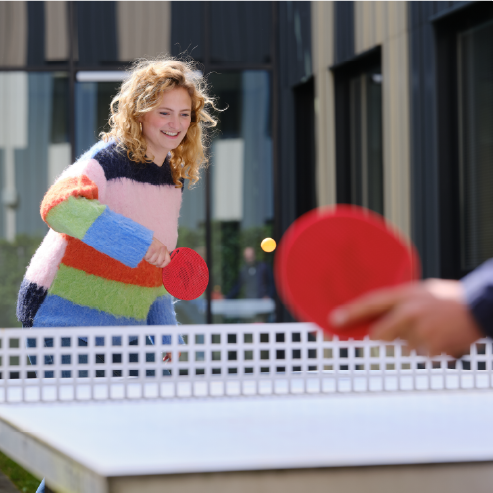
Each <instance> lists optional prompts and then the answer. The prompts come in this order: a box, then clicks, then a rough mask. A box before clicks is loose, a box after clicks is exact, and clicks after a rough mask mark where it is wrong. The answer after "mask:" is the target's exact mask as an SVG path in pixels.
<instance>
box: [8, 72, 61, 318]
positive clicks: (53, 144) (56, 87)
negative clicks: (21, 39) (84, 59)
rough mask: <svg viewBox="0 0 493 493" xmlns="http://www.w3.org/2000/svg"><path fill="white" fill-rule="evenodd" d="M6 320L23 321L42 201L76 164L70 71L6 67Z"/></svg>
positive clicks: (39, 232) (40, 230) (40, 225)
mask: <svg viewBox="0 0 493 493" xmlns="http://www.w3.org/2000/svg"><path fill="white" fill-rule="evenodd" d="M0 115H2V118H1V119H0V187H1V189H2V200H1V202H0V277H1V279H2V285H1V286H0V288H1V289H0V326H3V327H17V326H19V325H20V324H19V322H18V321H17V318H16V316H15V306H16V299H17V291H18V289H19V285H20V283H21V281H22V277H23V275H24V272H25V269H26V266H27V264H28V262H29V259H30V258H31V256H32V254H33V253H34V251H35V250H36V248H37V247H38V245H39V243H40V242H41V240H42V238H43V236H44V235H45V233H46V231H47V226H46V225H45V223H44V222H43V221H42V220H41V217H40V213H39V206H40V203H41V201H42V199H43V196H44V194H45V192H46V190H47V188H48V186H49V185H50V184H51V183H53V182H54V181H55V179H56V177H57V176H58V175H60V173H61V172H62V171H63V169H64V168H66V167H67V166H68V165H69V164H70V157H71V146H70V143H69V141H68V77H67V74H66V73H63V72H62V73H58V72H44V73H43V72H37V73H32V72H21V71H19V72H4V73H0Z"/></svg>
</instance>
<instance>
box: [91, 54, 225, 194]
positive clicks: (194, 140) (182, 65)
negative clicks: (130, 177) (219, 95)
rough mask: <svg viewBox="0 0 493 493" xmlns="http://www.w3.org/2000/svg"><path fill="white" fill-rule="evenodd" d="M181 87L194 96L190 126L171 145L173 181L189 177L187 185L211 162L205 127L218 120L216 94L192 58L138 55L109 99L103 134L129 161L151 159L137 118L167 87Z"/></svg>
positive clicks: (179, 183) (149, 108) (195, 180)
mask: <svg viewBox="0 0 493 493" xmlns="http://www.w3.org/2000/svg"><path fill="white" fill-rule="evenodd" d="M177 87H182V88H184V89H186V90H187V92H188V94H189V95H190V98H191V100H192V113H191V123H190V127H189V128H188V131H187V133H186V135H185V137H184V138H183V140H182V141H181V143H180V145H179V146H178V147H176V149H173V150H172V151H171V160H170V164H171V173H172V176H173V181H174V182H175V186H176V187H177V188H181V187H182V186H183V184H182V181H183V179H187V180H189V187H190V185H193V184H194V183H196V182H197V181H198V179H199V173H200V169H201V168H202V167H203V166H204V165H206V164H207V158H206V156H205V153H204V150H205V148H206V135H205V132H204V129H205V128H207V127H215V126H216V125H217V121H216V120H215V119H214V118H213V117H212V116H211V114H210V113H209V111H208V108H209V107H211V108H213V109H216V107H215V105H214V99H213V98H211V97H210V96H209V95H208V91H207V89H208V88H207V83H206V81H205V79H204V78H203V76H202V74H201V72H199V71H198V70H195V64H194V62H192V61H181V60H177V59H175V58H172V57H166V58H158V59H153V60H137V61H136V62H135V63H134V65H133V66H132V67H131V69H130V74H129V77H128V78H127V79H126V80H125V81H124V82H123V83H122V85H121V87H120V92H119V93H118V94H117V95H116V96H115V97H114V98H113V101H112V102H111V106H110V108H111V116H110V118H109V122H108V124H109V126H110V130H109V132H101V134H100V136H101V138H102V139H103V140H104V141H106V142H107V141H108V140H110V139H112V138H113V139H115V141H116V142H117V146H118V147H120V149H122V150H125V151H126V152H127V156H128V158H129V159H130V160H131V161H134V162H136V163H148V162H151V161H152V159H150V158H149V157H148V156H146V151H147V144H146V141H145V139H144V136H143V134H142V131H141V125H140V123H139V119H140V118H141V117H142V116H144V115H145V113H147V112H149V111H152V110H153V109H154V108H156V107H157V106H158V104H159V102H160V100H161V96H162V95H163V93H164V92H167V91H169V90H172V89H175V88H177Z"/></svg>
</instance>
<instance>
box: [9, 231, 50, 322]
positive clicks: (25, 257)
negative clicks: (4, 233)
mask: <svg viewBox="0 0 493 493" xmlns="http://www.w3.org/2000/svg"><path fill="white" fill-rule="evenodd" d="M41 241H42V238H38V237H30V236H25V235H19V236H18V237H17V238H16V239H15V241H14V242H13V243H10V242H8V241H6V240H0V279H1V282H0V327H20V326H21V323H20V322H19V321H18V320H17V317H16V316H15V307H16V304H17V293H18V291H19V287H20V285H21V282H22V278H23V277H24V274H25V272H26V267H27V265H28V264H29V261H30V260H31V257H32V256H33V254H34V252H35V251H36V249H37V248H38V246H39V244H40V243H41Z"/></svg>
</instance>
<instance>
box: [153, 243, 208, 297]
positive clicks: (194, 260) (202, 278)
mask: <svg viewBox="0 0 493 493" xmlns="http://www.w3.org/2000/svg"><path fill="white" fill-rule="evenodd" d="M170 256H171V262H170V263H169V264H168V265H167V266H166V267H165V268H164V269H163V285H164V287H165V288H166V291H168V293H169V294H171V295H172V296H174V297H175V298H178V299H179V300H194V299H195V298H198V297H199V296H200V295H201V294H202V293H203V292H204V291H205V289H206V288H207V284H209V269H208V268H207V264H206V263H205V260H204V259H203V258H202V257H201V256H200V255H199V254H198V253H197V252H196V251H194V250H192V249H191V248H185V247H181V248H175V249H174V250H173V251H172V252H171V254H170Z"/></svg>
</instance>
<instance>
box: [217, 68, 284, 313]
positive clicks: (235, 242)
mask: <svg viewBox="0 0 493 493" xmlns="http://www.w3.org/2000/svg"><path fill="white" fill-rule="evenodd" d="M209 81H210V83H211V85H212V87H213V93H214V94H215V95H216V96H217V97H218V98H219V105H220V107H222V108H223V107H226V106H227V107H228V109H227V110H226V111H225V112H224V113H222V114H221V115H220V120H221V121H220V125H219V131H218V133H217V137H216V138H215V139H214V141H213V144H212V157H211V164H212V166H211V204H212V261H213V263H212V272H211V282H212V286H213V290H212V314H213V322H214V323H232V322H252V321H262V322H272V321H274V313H275V305H274V282H273V276H272V258H273V256H272V255H271V254H266V253H264V252H263V251H262V250H261V248H260V242H261V241H262V239H264V238H265V237H269V236H272V223H273V215H274V214H273V183H272V140H271V134H270V117H269V115H270V84H269V74H268V73H267V72H265V71H243V72H235V73H227V74H212V75H211V76H210V77H209Z"/></svg>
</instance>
